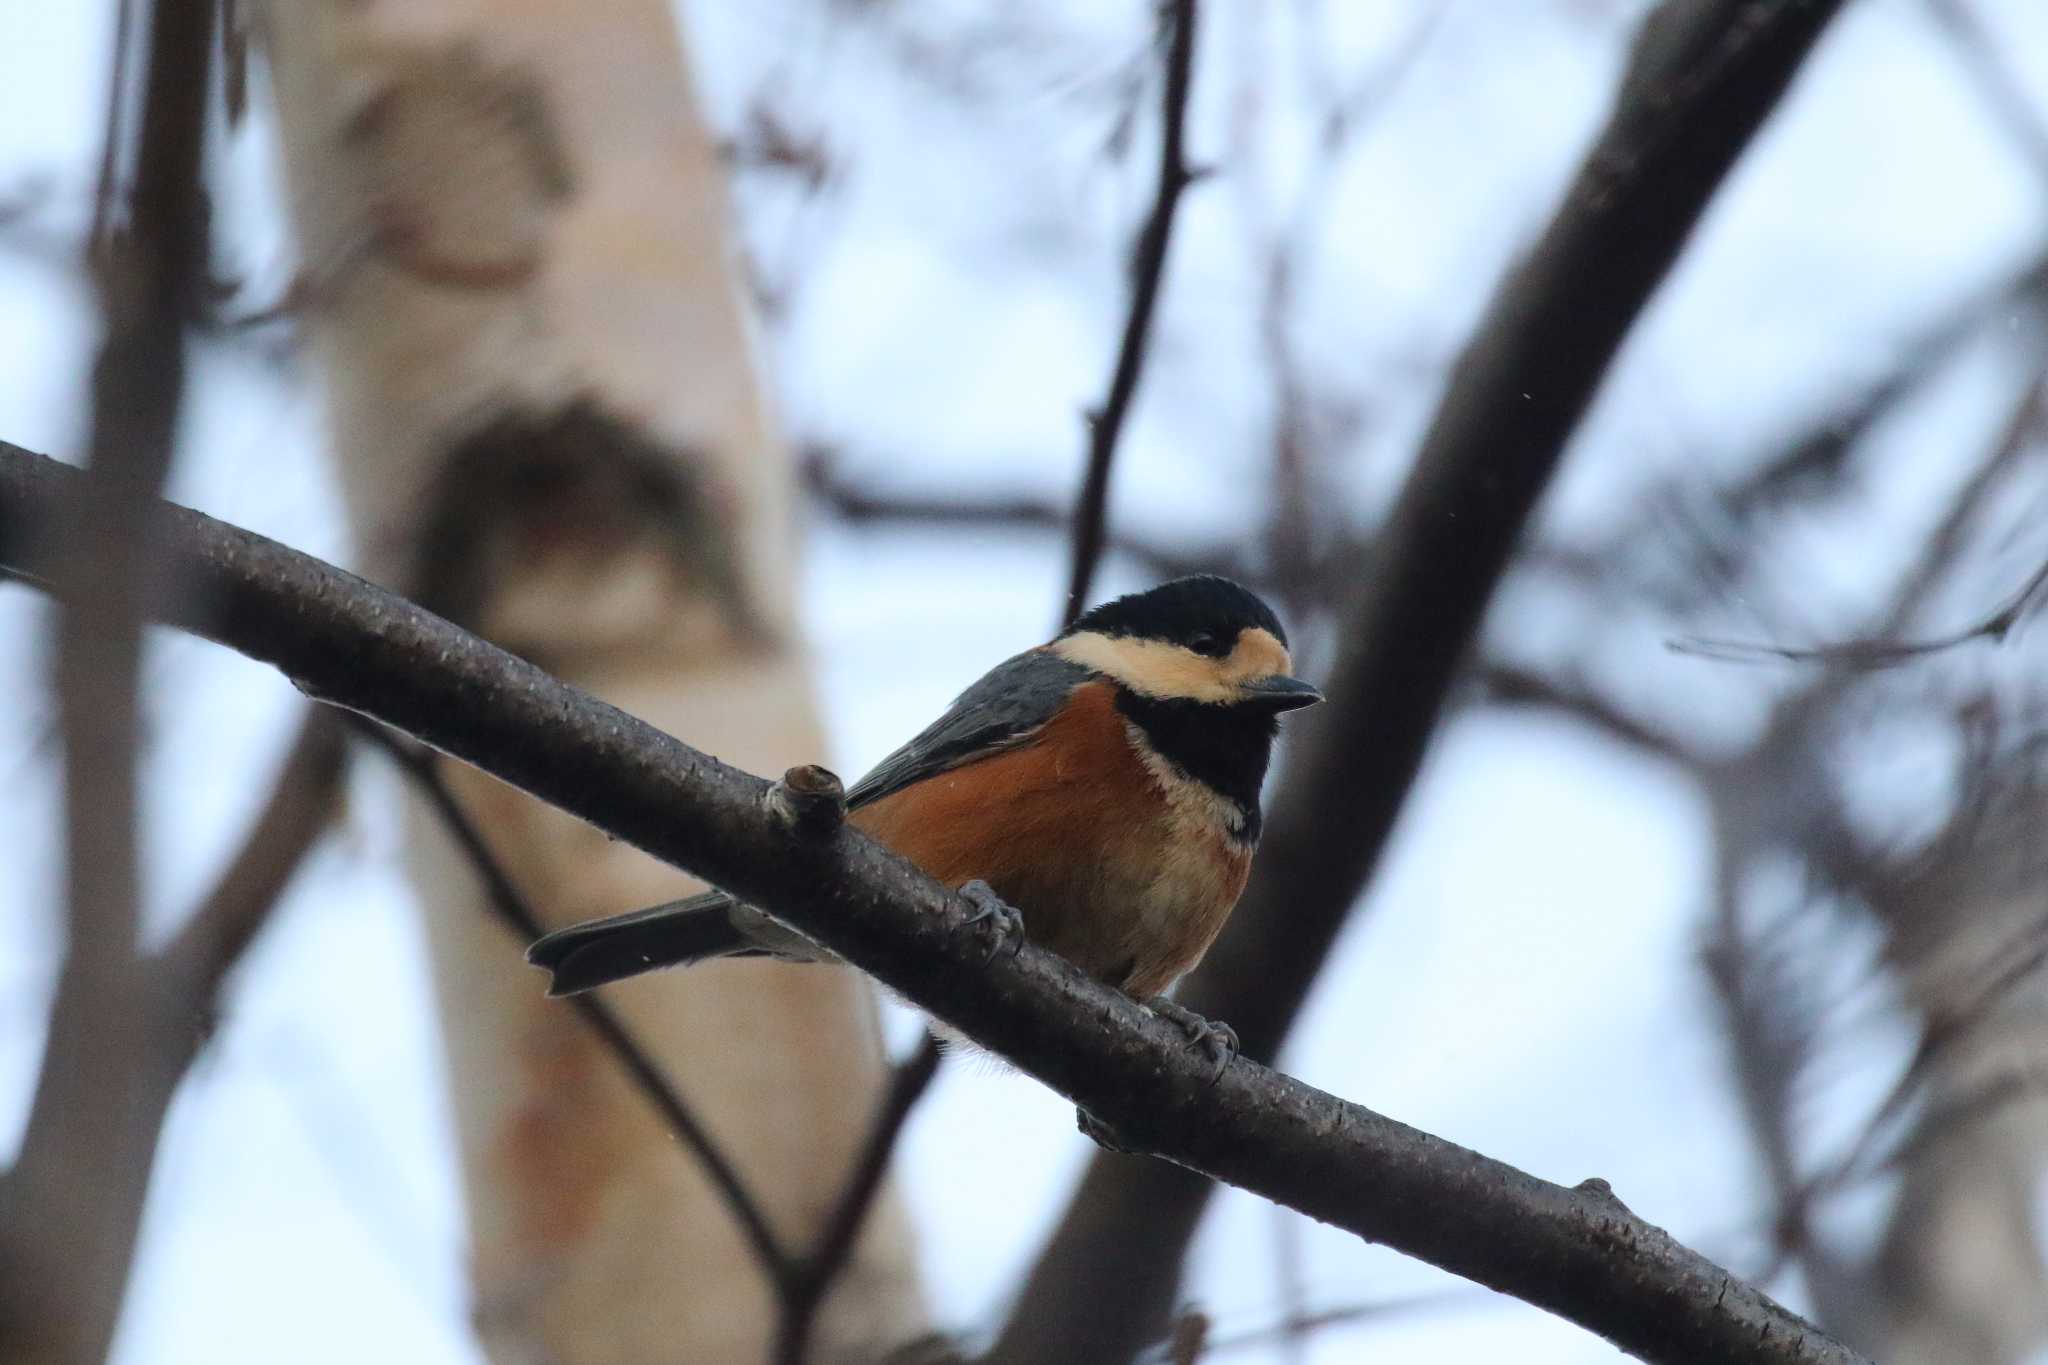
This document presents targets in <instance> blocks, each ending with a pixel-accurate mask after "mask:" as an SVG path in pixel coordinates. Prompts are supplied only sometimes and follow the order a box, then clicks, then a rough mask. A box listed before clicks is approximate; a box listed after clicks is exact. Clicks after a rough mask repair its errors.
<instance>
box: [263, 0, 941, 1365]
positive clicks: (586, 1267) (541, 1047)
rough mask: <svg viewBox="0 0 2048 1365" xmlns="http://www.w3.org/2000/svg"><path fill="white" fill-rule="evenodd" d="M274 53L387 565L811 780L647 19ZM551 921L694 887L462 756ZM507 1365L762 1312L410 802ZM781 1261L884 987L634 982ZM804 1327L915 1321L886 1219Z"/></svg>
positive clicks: (832, 1144) (752, 1270)
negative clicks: (752, 1196) (752, 1194)
mask: <svg viewBox="0 0 2048 1365" xmlns="http://www.w3.org/2000/svg"><path fill="white" fill-rule="evenodd" d="M265 17H266V24H265V27H266V30H267V31H266V32H265V34H264V37H265V39H266V41H267V46H268V51H269V53H270V56H271V63H272V67H273V70H274V72H275V84H276V89H277V94H278V101H279V104H280V107H281V113H282V123H283V129H284V135H285V136H284V140H285V146H286V152H287V160H288V163H289V167H288V169H289V172H290V182H291V185H292V200H293V206H294V209H295V213H296V220H297V225H298V228H299V232H300V235H301V238H302V243H303V255H304V259H305V272H306V279H305V284H304V288H303V291H302V292H303V293H304V295H305V297H306V298H307V299H308V301H309V310H308V321H309V331H310V332H311V334H312V337H313V339H314V341H315V343H316V346H317V348H318V351H319V354H320V355H321V357H322V359H323V361H324V362H325V368H326V376H327V381H328V387H329V390H330V393H331V395H332V407H333V415H334V432H335V439H336V445H337V448H338V451H339V454H340V461H341V474H342V481H343V485H344V488H345V490H346V495H347V498H348V501H349V505H350V508H351V511H352V514H353V518H354V522H355V525H356V528H357V531H358V534H359V536H360V540H361V544H362V552H363V555H364V558H365V562H366V565H367V568H368V571H369V573H370V575H371V576H372V577H374V578H376V579H377V580H378V581H380V582H384V583H388V584H392V585H394V586H398V587H401V588H402V589H404V590H406V591H407V592H409V593H411V594H413V595H415V596H417V597H419V598H420V599H421V600H423V601H426V602H429V603H431V604H432V605H433V606H434V607H435V609H436V610H438V611H440V612H442V613H443V614H445V615H447V616H449V617H451V618H453V619H456V620H459V621H461V622H462V623H464V624H465V625H468V626H470V627H471V628H473V629H475V630H477V631H478V632H479V633H481V634H484V635H486V636H488V637H489V638H491V639H493V640H495V641H497V642H499V643H501V644H503V645H504V646H506V647H507V648H509V649H511V650H513V651H514V652H516V653H518V654H520V655H522V656H524V657H527V658H531V659H536V660H540V661H543V662H544V663H545V664H546V666H547V667H548V668H550V669H551V670H552V671H554V672H555V673H557V674H559V675H560V676H562V677H565V678H569V679H572V680H574V681H575V682H576V683H577V684H579V685H580V686H583V687H585V688H588V689H589V690H591V691H592V692H595V693H598V694H600V695H603V696H605V697H607V698H609V699H611V700H613V701H615V702H617V703H618V704H619V705H621V706H623V707H625V708H627V709H629V710H631V711H633V712H634V713H636V714H639V715H644V716H647V717H649V718H651V719H653V720H654V721H655V722H656V723H657V724H659V725H661V726H663V727H664V728H666V729H669V730H672V731H674V732H675V733H678V734H684V735H690V736H693V737H695V738H697V739H698V740H699V741H700V742H702V743H704V744H705V745H707V746H709V747H712V748H715V749H717V750H718V751H719V752H720V753H722V754H725V755H727V756H729V757H731V758H732V759H733V760H734V761H736V762H739V763H742V764H745V765H748V766H750V767H764V768H769V769H773V770H779V769H781V768H783V767H785V766H787V765H789V764H792V763H798V762H805V761H811V760H814V759H816V758H818V757H820V756H822V751H823V741H822V736H821V735H820V733H819V729H818V724H817V721H816V718H815V717H816V713H815V709H814V707H813V705H812V698H811V696H810V692H809V688H808V677H807V669H806V665H805V661H804V659H803V657H802V654H801V651H800V649H799V648H798V646H797V644H796V641H795V625H794V618H793V609H792V574H791V549H792V547H791V528H790V523H791V508H790V490H791V487H792V483H793V478H792V471H791V469H790V467H789V464H788V461H787V459H786V456H785V453H784V451H783V449H782V446H781V444H780V442H779V440H778V437H777V434H776V433H775V431H774V430H773V428H772V424H771V422H770V421H769V418H768V416H767V411H766V408H765V405H764V401H763V398H762V395H761V391H760V385H759V383H758V381H757V377H756V374H755V369H754V364H753V357H752V354H751V349H750V338H749V335H748V330H747V325H746V320H745V318H744V315H743V313H742V310H741V306H740V300H739V294H738V289H737V285H736V281H735V273H734V271H733V269H732V262H731V249H730V246H729V243H728V240H727V233H726V222H725V217H726V203H725V197H724V193H723V188H722V185H721V183H720V171H719V168H718V164H717V161H716V157H715V154H714V149H713V146H712V142H711V139H710V136H709V134H708V131H707V130H706V128H705V127H704V126H703V123H702V120H701V117H700V115H699V113H698V111H697V110H696V108H695V104H694V100H693V97H692V94H691V92H690V89H689V86H688V82H687V79H686V77H685V71H684V63H683V55H682V53H681V51H680V49H679V45H678V39H677V35H676V32H675V27H674V19H673V17H672V14H671V11H670V9H669V8H668V7H667V6H665V5H662V4H659V3H656V2H655V0H607V2H606V3H602V4H589V3H567V2H565V3H531V4H518V5H513V4H507V3H494V2H493V0H434V2H433V3H416V4H407V5H383V6H377V5H359V4H348V3H340V0H294V2H293V3H282V2H280V3H275V4H272V5H271V6H270V7H269V8H268V10H267V12H266V16H265ZM446 777H447V781H448V782H449V784H450V785H451V786H452V787H453V788H454V789H455V791H456V793H457V795H458V796H459V797H461V798H462V799H463V800H464V802H465V804H466V805H467V808H468V810H469V812H470V814H471V815H472V817H473V818H474V819H475V820H476V821H477V822H478V823H479V824H480V825H481V827H482V829H483V832H484V835H485V837H486V839H487V841H488V843H489V844H490V845H491V847H492V849H493V851H494V852H495V854H496V856H497V858H498V860H499V861H500V862H501V863H502V864H503V866H504V867H505V869H506V871H507V872H508V873H509V874H510V875H511V877H512V878H513V880H514V881H515V882H516V883H517V884H518V887H519V889H520V891H521V892H522V893H523V894H524V896H525V897H526V898H527V899H528V900H529V901H530V902H531V903H533V904H535V905H537V906H539V907H542V909H543V912H544V913H545V914H547V915H549V916H551V917H553V918H554V919H556V920H557V921H568V920H573V919H580V918H583V917H586V916H592V915H602V914H607V913H612V912H615V911H619V910H625V909H630V908H634V907H636V906H639V905H643V904H646V903H649V902H652V901H656V900H660V899H663V898H665V897H669V896H673V895H676V894H679V893H681V892H683V891H685V890H687V889H689V884H688V883H686V882H684V881H682V880H681V879H680V878H679V877H678V876H677V874H676V873H675V872H673V871H672V870H670V869H668V868H665V867H663V866H661V865H660V864H658V863H656V862H654V861H652V860H651V859H648V858H647V857H645V856H644V855H642V854H640V853H638V852H636V851H634V850H633V849H631V848H628V847H626V846H624V845H622V844H620V843H617V842H615V841H613V840H609V839H607V838H605V837H604V836H603V835H601V834H600V833H598V832H597V831H594V830H592V829H590V828H589V827H588V826H586V825H583V824H581V823H579V822H577V821H575V820H573V819H570V818H568V817H566V816H563V815H562V814H561V813H559V812H557V811H554V810H550V809H548V808H547V807H545V806H543V805H541V804H539V803H537V802H535V801H532V800H530V799H528V798H526V797H524V796H522V795H520V794H518V793H516V792H512V791H510V790H508V789H506V788H504V787H502V786H500V785H498V784H496V783H493V782H490V781H488V780H485V779H482V778H480V777H478V776H477V774H475V773H474V772H473V771H471V770H469V769H466V768H460V767H455V768H451V769H450V770H449V771H448V773H447V774H446ZM416 812H417V813H418V818H417V819H416V821H415V826H416V831H417V833H416V837H415V839H414V846H415V863H416V884H417V886H418V888H419V892H420V894H421V897H422V899H423V900H424V901H425V902H426V905H425V910H426V915H427V921H428V925H429V930H430V942H431V945H432V951H433V955H434V963H435V969H436V979H437V984H438V989H439V993H440V1000H441V1013H442V1019H443V1026H444V1030H445V1033H446V1037H447V1047H448V1052H449V1057H450V1072H451V1075H452V1076H453V1078H454V1083H455V1093H454V1102H455V1107H456V1111H457V1115H458V1119H459V1124H460V1133H461V1143H462V1156H463V1166H464V1173H465V1179H466V1187H467V1193H468V1200H469V1208H470V1216H471V1233H472V1240H473V1255H474V1267H473V1276H474V1282H475V1289H476V1318H477V1326H478V1329H479V1331H480V1333H481V1336H482V1338H483V1340H484V1341H485V1343H486V1345H487V1347H488V1349H489V1350H490V1351H491V1353H492V1355H493V1356H494V1358H496V1359H499V1360H503V1361H513V1360H529V1359H546V1360H550V1361H562V1362H576V1363H579V1365H580V1363H582V1362H592V1363H595V1362H622V1363H623V1362H642V1361H657V1360H659V1361H672V1360H676V1359H679V1358H680V1359H703V1360H722V1361H723V1360H731V1361H745V1360H747V1359H750V1358H758V1357H759V1356H760V1355H761V1354H762V1353H763V1352H764V1351H765V1350H766V1348H767V1347H766V1343H767V1342H768V1341H769V1339H770V1337H771V1336H772V1333H773V1329H774V1305H773V1300H772V1296H771V1293H770V1287H769V1285H768V1283H767V1281H766V1280H765V1279H764V1278H763V1276H762V1275H761V1273H760V1271H759V1268H758V1267H757V1265H756V1264H755V1262H754V1260H753V1259H752V1258H751V1257H750V1256H749V1254H748V1252H747V1250H746V1248H745V1246H744V1245H743V1243H742V1242H741V1240H740V1237H739V1234H738V1232H737V1230H736V1228H735V1226H734V1224H733V1222H732V1220H731V1218H730V1217H729V1216H728V1213H727V1211H726V1209H725V1207H724V1206H723V1205H722V1204H721V1203H720V1201H719V1200H718V1199H717V1198H716V1197H715V1196H714V1194H713V1192H712V1191H711V1189H710V1187H709V1186H708V1184H707V1182H706V1181H705V1179H704V1178H703V1175H702V1173H701V1171H700V1170H699V1169H698V1168H697V1167H696V1166H695V1165H694V1164H693V1163H692V1161H691V1160H690V1159H689V1158H688V1157H687V1156H686V1155H685V1154H684V1153H683V1152H682V1151H681V1150H680V1149H679V1148H678V1147H677V1146H676V1144H675V1142H674V1141H673V1139H672V1137H671V1135H670V1134H669V1133H667V1132H666V1131H664V1129H663V1128H662V1126H661V1125H660V1124H659V1123H658V1122H657V1121H656V1120H655V1119H654V1118H653V1117H652V1116H651V1114H650V1113H649V1111H648V1110H647V1109H646V1107H645V1106H644V1105H643V1104H642V1103H641V1102H640V1100H639V1097H638V1096H637V1095H635V1094H634V1093H633V1091H632V1089H631V1088H630V1087H629V1086H628V1085H627V1084H626V1082H625V1081H624V1080H623V1079H622V1078H621V1076H620V1075H619V1073H618V1071H617V1070H616V1068H615V1067H614V1066H613V1065H612V1063H611V1061H610V1059H609V1057H608V1056H607V1055H606V1054H605V1053H604V1052H603V1051H602V1050H601V1049H600V1048H599V1047H598V1046H597V1045H596V1043H595V1042H594V1040H593V1038H592V1037H591V1035H590V1034H589V1033H588V1032H587V1031H585V1030H584V1029H583V1028H582V1027H581V1026H580V1025H579V1024H578V1023H577V1022H576V1020H575V1018H574V1016H573V1015H572V1014H571V1012H569V1011H567V1010H563V1009H560V1008H558V1007H554V1006H551V1005H549V1004H547V1003H546V1002H544V1001H543V1000H542V999H541V998H540V997H539V995H538V994H537V993H536V992H535V991H534V989H533V984H534V983H533V981H532V979H531V977H530V976H529V974H528V973H527V971H526V970H525V969H524V968H523V967H522V966H521V965H520V963H519V960H518V953H517V951H516V949H517V946H518V945H516V944H513V943H511V942H509V941H508V938H507V935H506V934H505V933H504V932H503V931H502V929H500V928H499V927H498V926H497V925H496V924H494V923H493V922H492V920H491V918H490V917H489V916H488V915H486V914H485V913H483V911H482V909H481V905H480V901H481V898H482V896H483V891H482V888H481V886H480V884H479V882H478V879H477V877H476V876H475V873H474V869H473V867H472V866H471V865H470V861H469V860H468V859H466V858H465V857H464V856H462V855H461V854H460V853H459V852H458V851H457V850H456V849H455V848H454V846H453V845H452V844H451V843H450V842H449V840H448V839H447V837H446V836H445V834H444V833H443V831H442V830H441V828H440V826H439V824H438V823H437V822H435V821H433V820H432V819H430V818H428V817H427V816H426V815H425V813H424V812H423V811H418V808H416ZM612 998H613V1003H614V1004H615V1005H616V1006H617V1007H618V1009H619V1011H620V1013H621V1015H622V1017H623V1020H624V1022H625V1024H626V1026H627V1027H628V1028H629V1029H630V1030H631V1031H632V1032H633V1033H634V1034H635V1035H636V1036H637V1037H638V1038H640V1039H641V1040H642V1041H643V1042H644V1043H645V1045H646V1046H647V1047H648V1048H649V1049H650V1050H651V1051H652V1052H653V1053H654V1054H655V1057H656V1059H657V1061H658V1062H659V1063H660V1065H661V1066H662V1068H663V1069H664V1070H665V1071H666V1072H667V1073H668V1074H669V1075H670V1076H671V1077H672V1078H673V1080H674V1082H675V1084H676V1086H677V1087H678V1088H679V1089H680V1090H681V1091H682V1092H683V1094H684V1095H685V1096H686V1097H687V1099H688V1100H689V1102H690V1103H691V1104H692V1106H693V1107H695V1108H696V1109H697V1110H698V1111H699V1112H700V1113H701V1114H702V1116H703V1117H704V1121H705V1123H706V1125H707V1127H708V1128H709V1129H710V1130H711V1131H712V1133H713V1135H714V1136H715V1137H716V1138H717V1139H718V1140H719V1141H720V1142H721V1144H722V1145H723V1146H724V1147H725V1148H726V1149H727V1150H728V1151H730V1152H732V1153H734V1154H735V1156H736V1158H737V1159H738V1161H739V1163H740V1165H741V1167H742V1169H743V1172H744V1174H745V1175H746V1177H747V1179H748V1182H749V1184H750V1185H752V1186H753V1187H754V1189H755V1190H756V1192H757V1193H758V1195H759V1197H760V1199H761V1201H762V1203H763V1205H764V1207H765V1211H766V1213H767V1215H768V1217H769V1219H770V1221H771V1222H772V1223H774V1224H775V1226H776V1229H777V1231H778V1232H779V1233H780V1234H782V1236H783V1238H784V1240H785V1241H787V1242H790V1243H793V1244H801V1243H803V1242H805V1241H807V1240H808V1239H809V1238H811V1237H812V1236H815V1235H816V1233H817V1232H818V1230H819V1227H820V1225H821V1222H822V1220H823V1219H824V1218H825V1216H826V1211H827V1210H828V1209H829V1207H830V1205H831V1202H832V1200H833V1197H834V1195H835V1193H836V1192H837V1190H838V1188H839V1185H840V1183H841V1182H842V1181H843V1180H844V1178H845V1176H846V1173H847V1171H848V1170H849V1168H850V1167H851V1166H852V1164H853V1163H854V1161H855V1158H856V1155H857V1151H858V1148H859V1146H860V1143H861V1140H862V1137H863V1133H864V1126H865V1122H866V1116H867V1114H868V1113H869V1111H870V1110H871V1108H872V1107H873V1104H874V1102H875V1095H876V1092H877V1090H878V1088H879V1085H880V1082H881V1078H882V1075H883V1070H882V1068H883V1062H884V1058H883V1055H882V1051H881V1047H880V1042H879V1037H878V1032H877V1029H876V1025H875V1016H874V1007H873V1002H872V998H871V995H870V994H869V992H868V990H867V988H866V986H865V983H863V982H862V981H861V980H860V979H859V978H858V977H857V976H856V975H854V974H852V973H848V972H839V971H792V970H789V969H786V968H781V967H777V966H774V965H764V964H753V963H746V964H722V965H720V966H717V967H714V968H712V969H708V970H705V971H702V972H697V973H693V974H692V975H691V976H690V978H689V980H688V982H687V984H686V985H685V983H682V982H680V981H677V980H674V979H669V980H654V981H648V982H639V983H633V984H630V985H627V986H625V987H623V988H621V989H619V990H618V991H617V992H616V993H615V995H614V996H613V997H612ZM867 1227H868V1233H867V1235H866V1236H865V1238H864V1239H863V1241H862V1243H861V1246H860V1249H859V1251H858V1253H857V1256H856V1259H855V1261H854V1263H853V1265H852V1266H851V1269H850V1273H849V1274H848V1276H847V1278H846V1280H845V1281H844V1282H843V1284H842V1285H841V1288H840V1292H839V1293H837V1294H836V1295H835V1296H834V1298H833V1299H832V1301H831V1302H830V1303H829V1304H828V1306H827V1308H826V1311H825V1314H824V1317H823V1319H822V1321H821V1325H820V1328H819V1335H818V1338H817V1340H818V1342H819V1343H820V1347H821V1351H822V1353H823V1354H825V1355H827V1356H830V1357H834V1358H840V1357H849V1358H857V1357H859V1356H862V1355H864V1354H867V1353H869V1352H870V1351H871V1350H872V1349H878V1348H880V1347H884V1346H887V1345H890V1344H893V1343H894V1342H896V1341H899V1340H901V1339H902V1338H904V1337H906V1336H910V1335H913V1334H914V1333H915V1332H916V1331H917V1330H918V1328H919V1327H920V1325H921V1323H922V1320H923V1310H922V1306H921V1302H920V1298H919V1293H918V1289H917V1285H916V1281H915V1276H914V1272H913V1266H912V1262H911V1256H910V1247H909V1240H908V1233H907V1228H906V1225H905V1222H904V1220H903V1218H902V1216H901V1213H900V1210H899V1209H898V1208H897V1206H896V1205H895V1204H894V1203H893V1202H891V1201H888V1200H885V1201H884V1204H883V1207H882V1208H881V1209H879V1210H878V1216H877V1217H875V1218H874V1219H873V1220H872V1221H871V1222H869V1223H868V1225H867Z"/></svg>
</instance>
